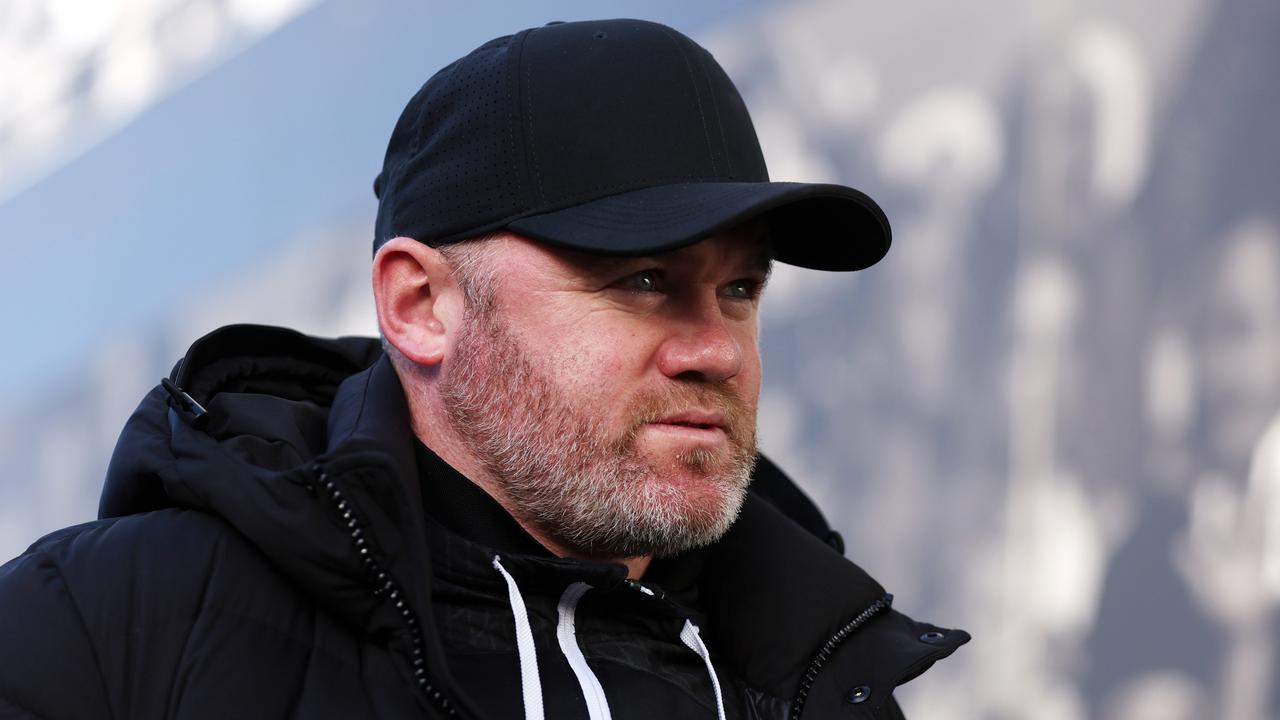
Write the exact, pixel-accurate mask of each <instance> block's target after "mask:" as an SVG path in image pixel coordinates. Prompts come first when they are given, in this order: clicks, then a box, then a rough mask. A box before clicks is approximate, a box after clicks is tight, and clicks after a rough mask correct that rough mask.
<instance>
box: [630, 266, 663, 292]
mask: <svg viewBox="0 0 1280 720" xmlns="http://www.w3.org/2000/svg"><path fill="white" fill-rule="evenodd" d="M658 280H659V279H658V273H656V272H654V271H653V270H644V271H642V272H638V273H635V274H634V275H628V276H627V277H626V278H624V279H623V281H622V284H623V285H625V286H626V287H628V288H630V289H632V290H639V291H640V292H658V291H659V290H661V284H660V283H659V282H658Z"/></svg>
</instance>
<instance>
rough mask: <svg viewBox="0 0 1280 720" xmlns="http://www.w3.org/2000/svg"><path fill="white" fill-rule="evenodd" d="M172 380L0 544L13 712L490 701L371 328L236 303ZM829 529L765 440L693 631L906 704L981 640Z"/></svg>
mask: <svg viewBox="0 0 1280 720" xmlns="http://www.w3.org/2000/svg"><path fill="white" fill-rule="evenodd" d="M172 381H173V382H172V383H168V387H167V388H166V387H157V388H156V389H155V390H153V391H152V392H151V393H150V394H149V395H148V396H147V397H146V398H145V399H144V400H143V402H142V404H141V405H140V406H139V408H138V410H137V411H136V412H135V413H134V415H133V416H132V417H131V418H130V420H129V422H128V424H127V425H126V426H125V428H124V431H123V433H122V435H121V438H120V442H119V445H118V446H117V448H116V452H115V455H114V457H113V458H112V461H111V465H110V468H109V470H108V474H107V480H106V486H105V489H104V491H103V496H102V504H101V508H100V515H101V519H99V520H97V521H94V522H90V523H86V524H83V525H79V526H76V527H72V528H68V529H65V530H61V531H59V532H55V533H53V534H51V535H49V536H47V537H45V538H43V539H41V540H40V541H38V542H37V543H36V544H35V545H33V546H32V547H31V549H29V550H28V551H27V552H26V553H25V554H23V555H22V556H20V557H18V558H16V559H14V560H13V561H11V562H9V563H7V564H6V565H4V566H3V567H0V717H3V718H8V717H20V718H32V717H36V718H76V719H82V718H167V717H182V718H227V717H263V718H280V717H342V718H357V717H380V718H409V717H443V716H451V715H456V716H459V717H473V716H476V715H477V711H476V707H477V704H476V703H475V702H474V701H472V700H469V699H468V698H467V697H464V696H463V694H462V691H461V689H460V687H459V684H458V683H457V682H456V680H455V678H454V676H453V674H452V672H451V668H450V667H449V664H448V662H447V661H446V658H445V652H444V650H443V648H442V645H441V643H440V642H439V638H440V637H441V631H440V629H438V628H437V627H436V620H435V618H434V614H433V612H432V609H431V597H432V592H433V590H432V588H433V569H432V565H431V559H430V552H429V549H428V545H427V538H428V537H429V533H428V532H427V529H426V527H425V520H424V508H423V501H422V494H421V491H420V485H419V480H418V468H417V462H416V460H415V441H414V437H413V435H412V433H411V431H410V425H409V421H408V416H407V410H406V407H405V403H404V397H403V392H402V390H401V388H400V385H399V381H398V379H397V378H396V375H395V373H394V371H393V370H392V369H391V367H390V364H389V363H388V362H387V360H386V359H385V358H384V357H383V356H382V355H381V351H380V348H379V347H378V344H377V342H376V341H373V340H369V339H362V338H360V339H357V338H344V339H339V340H319V339H314V338H309V337H305V336H303V335H300V334H297V333H295V332H292V331H288V330H280V329H273V328H263V327H256V326H233V327H229V328H224V329H222V330H219V331H217V332H215V333H212V334H210V335H208V336H206V337H205V338H203V339H202V340H200V341H199V342H197V343H196V344H195V345H194V346H193V347H192V348H191V350H190V351H189V352H188V354H187V356H186V357H185V358H184V359H183V361H182V362H181V363H180V364H179V366H178V368H177V369H176V370H175V373H174V376H173V378H172ZM779 508H782V509H783V510H785V511H786V512H787V513H788V514H790V515H791V516H792V519H788V517H787V516H786V515H784V514H783V512H781V511H780V510H779ZM828 532H829V530H828V528H827V527H826V524H825V522H824V521H823V520H822V518H821V515H820V514H818V513H817V512H816V510H815V509H814V508H813V507H812V505H811V504H810V503H808V501H807V500H805V499H804V497H803V495H801V494H800V493H799V491H798V490H797V489H796V488H795V487H794V486H793V485H792V484H791V483H790V482H789V481H788V480H787V479H786V478H785V477H784V476H783V475H782V474H781V473H780V472H778V471H777V470H776V468H774V467H773V466H772V465H771V464H769V463H767V462H764V461H762V463H761V465H760V468H759V469H758V471H757V478H756V484H755V485H754V490H753V492H752V493H751V496H750V498H749V499H748V501H747V503H746V505H745V507H744V510H743V513H742V516H741V518H740V519H739V521H738V522H737V523H736V524H735V525H734V527H733V528H732V529H731V530H730V532H729V533H728V534H727V535H726V536H725V537H724V538H723V539H722V540H721V541H720V542H718V543H717V544H716V545H714V546H713V547H712V548H710V549H709V550H707V551H706V560H705V562H704V563H702V564H701V565H700V568H701V570H700V575H699V576H698V577H697V579H696V582H697V588H698V593H699V601H700V603H701V605H702V610H703V611H704V612H705V617H706V621H705V625H704V626H703V627H702V637H703V638H705V641H706V645H707V646H708V647H709V648H710V649H711V652H712V655H713V657H714V659H715V661H716V666H717V667H718V668H725V669H726V670H727V671H728V672H730V673H732V674H733V675H734V676H735V677H736V678H738V679H740V680H741V683H742V684H743V685H744V686H746V687H747V688H749V689H750V692H751V693H752V698H753V699H752V701H751V702H750V704H749V710H747V711H745V712H747V713H748V715H753V716H758V717H779V718H783V717H799V718H826V717H837V716H838V717H846V718H847V717H865V718H893V717H900V712H899V711H898V709H897V705H896V704H895V703H894V702H893V700H892V697H891V692H892V690H893V688H894V687H896V686H897V685H898V684H900V683H902V682H905V681H906V680H909V679H911V678H912V677H914V676H916V675H918V674H919V673H921V672H923V671H924V670H925V669H926V668H928V667H929V666H930V665H931V664H932V663H933V662H934V661H936V660H938V659H940V658H942V657H945V656H947V655H949V654H951V653H952V652H953V651H954V650H955V649H956V647H958V646H959V645H961V644H963V643H964V642H966V641H967V640H968V635H967V634H966V633H964V632H963V631H956V630H945V629H942V628H937V627H934V626H932V625H926V624H922V623H917V622H914V621H912V620H910V619H908V618H906V617H905V616H903V615H901V614H899V613H897V612H896V611H893V610H892V609H890V608H889V607H888V603H889V600H890V598H889V596H888V595H887V594H886V593H885V591H884V590H883V588H881V587H880V586H879V585H878V584H877V583H876V582H875V581H874V580H872V579H871V578H870V577H868V576H867V575H866V574H865V573H863V572H862V571H861V570H860V569H859V568H857V567H856V566H855V565H853V564H852V563H850V562H848V561H847V560H845V559H844V558H843V557H842V556H841V555H840V554H839V553H838V552H836V551H834V550H833V549H832V548H831V546H830V545H829V544H827V543H826V542H824V541H823V540H821V539H819V538H820V537H824V536H825V535H826V534H827V533H828ZM610 691H611V692H614V689H612V688H611V690H610ZM622 692H624V693H625V692H626V690H625V689H623V690H622ZM610 702H611V703H614V702H615V701H614V700H613V699H612V698H611V700H610ZM617 704H619V705H625V704H626V703H625V699H624V700H623V701H620V702H618V703H617Z"/></svg>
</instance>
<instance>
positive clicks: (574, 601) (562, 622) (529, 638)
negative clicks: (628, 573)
mask: <svg viewBox="0 0 1280 720" xmlns="http://www.w3.org/2000/svg"><path fill="white" fill-rule="evenodd" d="M493 567H494V569H496V570H497V571H498V572H499V573H501V575H502V579H503V580H505V581H506V582H507V598H508V600H509V601H510V602H511V614H512V616H514V618H515V624H516V651H517V652H518V653H519V655H520V689H521V691H522V693H523V695H524V717H525V720H543V716H544V711H543V707H542V680H541V678H540V677H539V676H538V651H537V648H536V647H535V646H534V644H533V628H532V627H531V626H530V625H529V611H528V609H527V608H526V607H525V604H524V597H523V596H522V595H521V594H520V587H519V586H518V585H516V580H515V578H513V577H511V574H510V573H508V572H507V569H506V568H504V567H502V560H501V559H500V558H499V557H498V556H497V555H494V556H493ZM590 589H591V586H590V585H588V584H586V583H581V582H576V583H573V584H572V585H570V586H569V587H568V588H566V589H565V591H564V594H563V595H561V596H560V603H559V605H558V607H557V610H558V613H559V622H558V623H557V625H556V639H557V640H558V641H559V643H560V652H562V653H564V656H565V659H566V660H568V661H569V667H570V668H572V669H573V674H574V676H576V677H577V678H578V685H579V686H580V687H581V688H582V697H583V698H584V699H585V700H586V703H587V715H588V718H589V719H590V720H612V714H611V713H610V711H609V702H608V699H607V698H606V697H605V694H604V687H602V686H601V685H600V679H599V678H597V677H596V674H595V673H594V672H592V670H591V667H590V666H589V665H587V659H586V657H585V656H584V655H583V654H582V648H581V647H579V646H578V633H577V626H576V621H575V615H576V613H577V609H578V601H579V600H581V599H582V596H583V595H584V594H586V592H587V591H588V590H590ZM644 589H645V590H648V588H644ZM649 592H650V593H652V591H649ZM680 640H681V641H682V642H684V644H685V645H687V646H688V647H689V649H690V650H693V651H694V652H696V653H698V656H699V657H701V658H702V662H703V663H704V664H705V665H706V666H707V675H709V676H710V677H711V689H712V690H713V691H715V695H716V718H717V719H718V720H725V714H724V696H723V695H721V693H720V679H719V678H717V677H716V669H715V667H714V666H713V665H712V664H711V652H710V651H709V650H707V646H706V644H705V643H703V642H702V636H701V634H700V631H699V630H698V626H697V625H694V624H693V621H692V620H685V621H684V628H682V629H681V631H680Z"/></svg>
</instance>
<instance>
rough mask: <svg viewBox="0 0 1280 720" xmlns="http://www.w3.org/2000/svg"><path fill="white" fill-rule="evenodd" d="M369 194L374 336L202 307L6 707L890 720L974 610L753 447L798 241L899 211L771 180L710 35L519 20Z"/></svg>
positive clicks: (61, 575)
mask: <svg viewBox="0 0 1280 720" xmlns="http://www.w3.org/2000/svg"><path fill="white" fill-rule="evenodd" d="M375 191H376V192H377V194H378V196H379V199H380V204H379V208H378V217H377V222H376V231H375V251H376V252H375V257H374V261H373V289H374V295H375V298H376V301H377V308H378V320H379V324H380V327H381V329H382V333H383V338H384V340H383V344H379V343H378V342H376V341H373V340H364V339H357V338H342V339H338V340H320V339H315V338H308V337H304V336H301V335H298V334H296V333H293V332H291V331H287V330H280V329H272V328H263V327H254V326H236V327H230V328H224V329H222V330H219V331H217V332H214V333H212V334H210V335H208V336H206V337H205V338H203V339H201V340H200V341H198V342H197V343H196V344H195V345H194V346H193V347H192V348H191V350H190V351H189V352H188V353H187V355H186V357H185V358H184V359H183V360H182V361H181V362H180V363H179V364H178V366H177V367H176V368H175V370H174V372H173V374H172V376H171V377H170V378H166V379H165V380H164V381H163V382H162V384H161V386H160V387H158V388H156V389H155V390H154V391H152V392H151V394H149V395H148V396H147V398H145V399H144V400H143V402H142V405H141V406H140V407H139V409H138V410H137V412H136V413H135V414H134V415H133V417H132V418H131V419H130V420H129V422H128V424H127V425H126V427H125V429H124V431H123V433H122V435H121V439H120V442H119V445H118V447H117V450H116V452H115V455H114V456H113V458H112V461H111V465H110V467H109V469H108V473H107V480H106V486H105V489H104V491H103V496H102V504H101V512H100V515H101V519H100V520H98V521H96V522H92V523H88V524H85V525H81V526H77V527H74V528H69V529H67V530H63V531H60V532H56V533H53V534H52V535H50V536H48V537H46V538H44V539H42V540H40V541H39V542H38V543H36V545H34V546H33V547H32V548H31V549H30V550H29V551H28V552H27V553H26V554H24V555H23V556H21V557H19V558H17V559H16V560H14V561H12V562H10V563H9V564H7V565H6V566H4V568H3V570H0V618H4V626H3V629H0V716H5V717H67V718H89V717H129V718H144V717H171V716H181V717H283V716H301V717H344V718H345V717H397V718H398V717H424V716H425V717H449V716H456V717H467V718H470V717H501V718H507V717H525V718H543V717H552V718H562V717H574V718H580V717H586V718H591V719H593V720H594V719H596V718H609V717H617V718H655V717H662V718H665V717H677V718H685V717H721V718H724V717H735V718H737V717H760V718H825V717H835V716H840V717H867V718H873V717H874V718H884V717H900V712H899V710H898V708H897V705H896V704H895V703H894V701H893V699H892V696H891V692H892V690H893V688H894V687H895V686H896V685H897V684H899V683H901V682H905V681H906V680H908V679H910V678H912V677H914V676H915V675H918V674H919V673H921V672H923V671H924V670H925V669H926V668H927V667H928V666H929V665H931V664H932V663H933V662H934V661H935V660H937V659H939V658H942V657H945V656H946V655H949V654H950V653H951V652H953V651H954V650H955V648H956V647H958V646H959V645H960V644H962V643H964V642H965V641H967V639H968V636H967V635H966V634H965V633H963V632H962V631H950V630H943V629H941V628H937V627H935V626H932V625H925V624H921V623H916V622H914V621H912V620H910V619H908V618H906V617H904V616H903V615H901V614H899V613H897V612H895V611H893V610H891V609H890V608H889V604H890V601H891V598H890V596H889V595H888V594H887V593H885V592H884V590H883V588H881V587H880V586H879V585H878V584H876V583H875V581H873V580H872V579H871V578H869V577H868V576H866V575H865V574H864V573H863V572H862V571H861V570H859V569H858V568H857V567H856V566H854V565H853V564H851V563H849V562H848V561H846V560H845V559H844V558H843V557H842V556H841V552H840V541H839V536H838V535H836V534H835V533H833V532H832V531H831V530H830V528H829V527H828V526H827V524H826V521H825V520H824V519H823V518H822V516H821V514H820V513H818V511H817V510H816V508H814V507H813V505H812V504H811V503H810V502H809V501H808V500H807V499H805V497H804V496H803V495H802V494H801V493H800V492H799V490H798V489H797V488H796V487H795V486H794V485H792V484H791V482H790V481H789V480H788V479H787V478H786V477H785V476H784V475H782V473H781V472H780V471H779V470H778V469H777V468H776V467H774V466H773V465H772V464H771V463H769V462H768V461H767V460H765V459H763V458H759V457H758V456H757V455H756V449H755V419H756V402H757V398H758V394H759V388H760V378H761V367H760V356H759V352H758V350H757V313H758V307H759V302H760V294H761V291H762V289H763V287H764V284H765V281H766V280H767V277H768V273H769V267H770V263H771V262H772V260H773V259H776V260H779V261H782V262H789V263H793V264H797V265H803V266H808V267H816V268H823V269H828V270H854V269H860V268H863V267H866V266H868V265H871V264H873V263H874V262H876V261H877V260H879V259H880V257H881V256H882V255H883V254H884V253H885V251H886V250H887V249H888V242H889V230H888V224H887V221H886V220H885V219H884V216H883V213H881V211H880V210H879V208H878V207H877V206H876V205H875V203H873V202H872V201H871V200H870V199H868V198H867V197H866V196H864V195H862V194H861V193H858V192H857V191H855V190H851V189H849V188H845V187H840V186H829V185H801V184H788V183H769V182H768V178H767V175H766V172H765V167H764V161H763V158H762V157H761V154H760V150H759V146H758V143H757V141H756V138H755V133H754V131H753V129H752V127H751V123H750V119H749V118H748V116H747V113H746V109H745V107H744V106H743V104H742V101H741V98H740V97H739V96H738V94H737V92H736V90H735V89H734V88H733V85H732V84H731V83H730V81H729V79H728V78H727V77H726V76H725V75H724V73H723V71H722V70H721V69H720V67H719V66H718V65H717V64H716V63H715V61H714V60H713V59H712V58H711V56H710V55H709V54H708V53H707V52H706V51H705V50H703V49H702V48H700V47H699V46H697V45H696V44H694V43H693V42H692V41H691V40H689V39H688V38H685V37H684V36H682V35H680V34H678V33H676V32H675V31H674V30H671V29H670V28H667V27H664V26H661V25H656V24H652V23H646V22H640V21H634V20H615V21H602V22H587V23H566V24H552V25H549V26H546V27H542V28H536V29H532V30H528V31H524V32H521V33H518V34H516V35H513V36H509V37H504V38H499V39H497V40H494V41H492V42H490V43H487V44H485V45H483V46H481V47H480V48H478V49H477V50H476V51H474V52H473V53H471V54H470V55H468V56H466V57H464V58H462V59H460V60H458V61H457V62H455V63H454V64H452V65H450V66H449V67H447V68H445V69H444V70H442V71H441V72H440V73H437V74H436V75H435V76H434V77H433V78H431V79H430V80H429V81H428V82H427V83H426V84H425V85H424V86H423V88H422V89H421V90H420V91H419V92H418V94H417V95H415V96H414V98H413V99H411V100H410V102H409V104H408V106H407V107H406V109H405V111H404V113H403V115H402V116H401V118H400V121H399V122H398V123H397V125H396V127H395V130H394V132H393V134H392V138H391V142H390V145H389V147H388V151H387V156H386V159H385V163H384V167H383V170H382V173H381V174H380V175H379V177H378V179H377V181H375ZM384 348H385V352H384ZM749 488H750V489H749Z"/></svg>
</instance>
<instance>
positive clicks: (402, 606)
mask: <svg viewBox="0 0 1280 720" xmlns="http://www.w3.org/2000/svg"><path fill="white" fill-rule="evenodd" d="M315 470H316V472H317V473H318V475H319V478H318V480H317V482H318V483H319V484H320V488H321V489H322V490H324V492H325V494H326V495H328V496H329V499H330V500H332V501H333V503H334V505H335V506H336V507H337V509H338V512H340V513H342V521H343V522H344V523H346V526H347V534H348V535H349V536H350V537H351V541H352V543H353V544H354V545H355V548H356V553H357V554H358V555H359V556H360V562H361V563H363V564H364V568H365V571H366V572H367V573H368V574H369V577H370V579H371V580H372V581H373V595H374V597H376V598H378V599H379V600H382V601H384V602H389V603H391V604H392V605H393V606H394V607H395V609H396V611H398V612H399V613H400V617H401V618H403V619H404V623H405V625H406V626H407V627H408V628H409V632H410V633H411V639H412V641H413V650H412V652H411V653H410V657H409V661H410V664H411V667H412V668H413V679H414V682H416V683H417V685H418V688H419V689H420V690H421V691H422V692H423V694H425V695H426V696H427V699H428V700H429V701H431V703H432V704H433V705H435V707H436V708H437V709H439V710H440V711H441V712H443V713H444V714H445V715H448V716H449V717H455V716H456V715H457V710H456V709H455V708H454V706H453V703H451V702H450V701H449V698H447V697H445V696H444V694H443V693H441V692H440V691H439V690H438V689H437V688H436V687H435V686H433V685H432V684H431V682H430V681H429V680H427V669H426V661H425V660H424V658H423V645H424V638H423V634H422V625H421V624H420V623H419V622H418V618H417V617H415V616H414V614H413V609H412V608H410V607H409V603H407V602H405V594H404V590H403V589H402V588H401V587H400V585H399V584H398V583H397V582H396V581H395V578H393V577H391V574H390V573H389V572H387V570H386V568H385V567H383V566H382V564H381V563H379V562H378V560H377V559H376V558H374V557H373V553H372V552H370V550H369V543H368V541H367V540H366V539H365V531H364V528H363V527H362V524H361V522H360V519H359V518H358V517H357V516H356V514H355V513H354V512H352V506H351V503H350V502H348V500H347V498H346V497H345V496H344V495H343V494H342V491H341V490H339V489H338V486H337V485H336V484H335V483H334V482H333V480H332V479H331V478H330V477H329V476H328V475H327V474H326V473H325V472H324V470H322V469H321V468H320V467H319V466H316V468H315Z"/></svg>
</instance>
